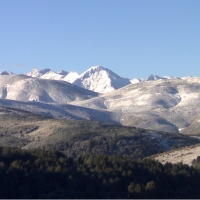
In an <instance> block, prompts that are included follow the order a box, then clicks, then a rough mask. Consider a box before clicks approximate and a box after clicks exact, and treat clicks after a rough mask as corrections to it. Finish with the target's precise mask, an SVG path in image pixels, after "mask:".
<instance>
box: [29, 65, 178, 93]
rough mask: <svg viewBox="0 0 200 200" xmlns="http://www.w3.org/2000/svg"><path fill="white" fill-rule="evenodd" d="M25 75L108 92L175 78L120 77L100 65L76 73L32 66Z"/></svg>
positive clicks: (99, 91) (151, 76)
mask: <svg viewBox="0 0 200 200" xmlns="http://www.w3.org/2000/svg"><path fill="white" fill-rule="evenodd" d="M26 75H27V76H31V77H37V78H42V79H53V80H60V81H66V82H69V83H72V84H74V85H77V86H79V87H82V88H85V89H88V90H92V91H94V92H98V93H109V92H112V91H114V90H116V89H119V88H121V87H124V86H126V85H129V84H130V83H138V82H146V81H153V80H166V79H177V77H170V76H166V77H160V76H157V75H152V74H151V75H150V76H148V77H147V78H144V79H138V78H134V79H132V80H130V79H128V78H122V77H120V76H119V75H117V74H115V73H114V72H112V71H111V70H109V69H107V68H104V67H102V66H93V67H91V68H89V69H88V70H86V71H85V72H83V73H82V74H78V73H77V72H74V71H73V72H70V73H68V72H66V71H64V70H61V71H59V72H54V71H53V70H51V69H42V70H38V69H36V68H34V69H33V70H32V71H31V72H29V73H27V74H26Z"/></svg>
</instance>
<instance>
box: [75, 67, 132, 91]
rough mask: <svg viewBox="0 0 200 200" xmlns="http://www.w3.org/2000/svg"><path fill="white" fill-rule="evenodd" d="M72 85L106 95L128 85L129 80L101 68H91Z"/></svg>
mask: <svg viewBox="0 0 200 200" xmlns="http://www.w3.org/2000/svg"><path fill="white" fill-rule="evenodd" d="M73 84H75V85H78V86H80V87H83V88H86V89H89V90H92V91H95V92H99V93H107V92H111V91H113V90H115V89H118V88H120V87H123V86H125V85H128V84H130V80H129V79H125V78H122V77H120V76H118V75H117V74H115V73H114V72H112V71H111V70H109V69H107V68H104V67H102V66H93V67H91V68H89V69H88V70H86V71H85V72H83V73H82V74H80V76H79V77H78V78H77V79H76V80H75V81H74V82H73Z"/></svg>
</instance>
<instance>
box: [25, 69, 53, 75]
mask: <svg viewBox="0 0 200 200" xmlns="http://www.w3.org/2000/svg"><path fill="white" fill-rule="evenodd" d="M50 71H51V69H42V70H38V69H37V68H33V70H32V71H31V72H29V73H27V74H26V75H27V76H32V77H41V76H42V75H44V74H46V73H47V72H50Z"/></svg>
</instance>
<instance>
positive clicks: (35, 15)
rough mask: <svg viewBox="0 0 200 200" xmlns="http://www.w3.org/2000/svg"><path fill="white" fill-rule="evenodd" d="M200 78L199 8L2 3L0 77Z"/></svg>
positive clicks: (95, 1) (116, 2)
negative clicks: (94, 71)
mask: <svg viewBox="0 0 200 200" xmlns="http://www.w3.org/2000/svg"><path fill="white" fill-rule="evenodd" d="M94 65H101V66H103V67H106V68H109V69H110V70H112V71H114V72H115V73H117V74H118V75H120V76H122V77H127V78H135V77H137V78H142V77H147V76H148V75H150V74H157V75H160V76H164V75H171V76H178V77H182V76H200V0H0V71H4V70H10V71H12V72H14V73H27V72H29V71H31V70H32V68H34V67H36V68H38V69H43V68H51V69H52V70H55V71H59V70H61V69H63V70H66V71H68V72H70V71H77V72H78V73H82V72H83V71H85V70H86V69H88V68H89V67H91V66H94Z"/></svg>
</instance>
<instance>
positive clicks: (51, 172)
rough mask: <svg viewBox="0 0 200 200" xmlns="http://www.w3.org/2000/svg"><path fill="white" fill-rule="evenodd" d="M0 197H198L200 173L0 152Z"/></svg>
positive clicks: (104, 159) (114, 160)
mask: <svg viewBox="0 0 200 200" xmlns="http://www.w3.org/2000/svg"><path fill="white" fill-rule="evenodd" d="M0 160H1V162H0V177H1V181H0V198H89V199H90V198H92V199H93V198H148V199H149V198H200V192H199V191H200V171H199V170H197V169H195V168H193V167H188V166H187V165H183V164H176V165H172V164H170V163H167V164H165V165H162V164H161V163H159V162H157V161H153V160H148V159H143V160H133V159H129V158H127V157H122V156H115V155H112V156H104V155H96V156H93V155H88V156H82V157H79V158H76V159H72V158H67V157H65V156H64V155H63V154H62V153H59V152H55V151H42V150H20V149H17V148H6V147H4V148H2V147H1V148H0Z"/></svg>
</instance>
